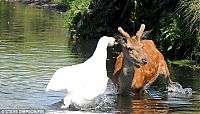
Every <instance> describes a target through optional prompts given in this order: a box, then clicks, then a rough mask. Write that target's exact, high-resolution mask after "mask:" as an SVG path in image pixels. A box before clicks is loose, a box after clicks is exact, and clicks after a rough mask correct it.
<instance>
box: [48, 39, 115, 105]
mask: <svg viewBox="0 0 200 114" xmlns="http://www.w3.org/2000/svg"><path fill="white" fill-rule="evenodd" d="M114 43H115V38H113V37H108V36H103V37H101V38H100V40H99V41H98V44H97V47H96V50H95V52H94V54H93V55H92V56H91V57H90V58H89V59H88V60H87V61H85V62H84V63H81V64H77V65H72V66H67V67H63V68H60V69H58V70H57V71H56V72H55V74H54V75H53V77H52V79H51V81H50V82H49V83H48V85H47V87H46V91H49V90H54V91H58V90H64V89H66V90H67V95H66V96H65V98H64V104H65V106H64V107H65V108H67V107H68V106H69V105H70V104H75V105H78V106H83V105H85V104H87V103H90V102H91V101H92V100H93V99H94V98H95V97H97V96H99V95H101V94H103V93H104V91H105V90H106V87H107V81H108V77H107V70H106V58H107V46H113V45H114Z"/></svg>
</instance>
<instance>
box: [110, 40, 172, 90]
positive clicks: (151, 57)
mask: <svg viewBox="0 0 200 114" xmlns="http://www.w3.org/2000/svg"><path fill="white" fill-rule="evenodd" d="M130 43H131V44H132V45H135V44H134V43H132V42H129V40H127V44H129V45H130ZM141 43H142V44H143V49H142V51H141V53H143V55H144V56H145V57H146V58H147V61H148V62H147V64H145V65H142V66H141V67H136V66H134V67H133V69H132V72H133V74H132V76H131V77H133V78H132V83H131V85H128V86H131V91H133V92H135V93H141V92H142V91H143V90H144V89H145V88H147V87H149V86H150V85H151V84H152V83H153V82H154V81H155V80H156V79H157V77H158V76H159V75H163V76H164V77H165V79H166V80H167V82H168V86H171V84H172V81H171V79H170V77H169V76H170V73H169V70H168V67H167V64H166V61H165V59H164V57H163V55H162V54H161V53H160V51H159V50H158V49H157V48H156V46H155V44H154V42H153V41H152V40H141ZM123 56H124V54H123V52H121V53H120V54H119V56H118V57H117V60H116V64H115V70H114V73H113V76H112V81H113V83H115V84H117V85H119V88H120V84H119V77H120V76H124V73H122V72H123V64H127V63H123V61H124V60H123V59H126V58H125V57H123ZM132 56H134V55H132ZM120 83H125V81H123V82H120Z"/></svg>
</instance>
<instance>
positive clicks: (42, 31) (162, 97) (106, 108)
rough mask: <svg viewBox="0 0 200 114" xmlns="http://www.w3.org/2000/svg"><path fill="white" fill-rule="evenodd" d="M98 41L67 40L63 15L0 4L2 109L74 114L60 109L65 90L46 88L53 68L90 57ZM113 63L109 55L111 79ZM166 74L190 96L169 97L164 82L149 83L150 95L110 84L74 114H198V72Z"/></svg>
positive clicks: (182, 70) (175, 69) (172, 68)
mask: <svg viewBox="0 0 200 114" xmlns="http://www.w3.org/2000/svg"><path fill="white" fill-rule="evenodd" d="M96 42H97V41H84V42H82V43H73V42H72V41H71V40H70V39H69V38H68V37H67V33H66V31H65V28H64V18H63V17H62V16H61V15H56V14H51V13H49V12H44V11H42V10H39V9H35V8H30V7H28V6H24V5H20V4H8V3H1V2H0V109H3V108H4V109H5V108H6V109H7V108H26V109H27V108H40V109H47V112H49V113H51V112H52V113H54V112H58V113H66V112H67V113H72V112H71V111H66V110H61V109H60V106H61V105H62V104H63V101H62V99H63V98H64V96H65V92H45V88H46V85H47V83H48V82H49V80H50V78H51V77H52V75H53V73H54V72H55V71H56V69H58V68H60V67H64V66H67V65H72V64H77V63H80V62H83V61H84V60H86V58H88V57H89V56H91V54H92V52H93V50H94V48H95V46H96ZM109 52H111V50H109ZM114 61H115V58H114V57H113V55H109V57H108V60H107V63H108V64H107V67H108V74H109V76H111V74H112V72H113V71H112V70H113V66H114ZM170 72H171V74H172V79H173V80H174V81H176V82H179V83H180V84H181V85H182V86H183V88H192V90H193V94H192V96H183V95H181V94H175V95H174V94H170V93H168V92H167V91H166V88H165V87H166V86H165V82H164V81H162V80H158V81H157V83H156V84H154V85H152V86H151V88H150V89H149V90H148V94H144V95H134V96H119V95H116V93H115V91H116V90H115V88H114V85H112V83H111V81H109V84H108V88H107V91H106V93H105V95H103V96H102V102H101V103H100V104H99V105H98V106H97V107H96V108H90V109H87V110H83V111H78V112H77V113H81V112H97V113H100V112H109V113H181V112H183V113H193V112H194V113H198V112H200V99H199V98H200V86H199V84H200V71H197V70H196V71H195V70H192V69H186V68H180V67H176V66H170Z"/></svg>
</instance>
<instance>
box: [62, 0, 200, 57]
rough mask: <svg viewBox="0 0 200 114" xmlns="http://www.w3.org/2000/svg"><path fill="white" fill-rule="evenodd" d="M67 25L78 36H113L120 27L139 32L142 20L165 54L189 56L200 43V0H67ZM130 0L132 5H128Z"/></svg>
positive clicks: (169, 55)
mask: <svg viewBox="0 0 200 114" xmlns="http://www.w3.org/2000/svg"><path fill="white" fill-rule="evenodd" d="M63 1H65V2H67V3H69V6H70V10H69V11H68V12H67V17H66V25H67V27H68V28H69V29H70V30H71V31H73V32H74V33H75V34H76V36H79V37H82V38H99V37H101V36H102V35H113V34H114V33H115V32H116V30H117V27H118V26H122V27H123V28H124V29H125V30H126V31H127V32H129V33H131V34H135V32H136V31H137V30H138V28H139V26H140V24H141V23H144V24H145V25H146V28H145V29H146V30H150V29H154V31H153V33H152V35H151V39H152V40H153V41H154V42H155V43H156V44H157V47H159V49H161V51H162V52H163V54H165V55H168V57H173V58H181V59H182V58H188V57H190V55H191V53H192V51H193V50H194V49H196V48H199V46H198V45H199V44H200V35H199V34H200V32H199V31H200V25H199V24H200V14H199V13H200V9H199V8H200V5H199V4H200V2H199V0H153V1H152V0H125V1H122V0H110V1H108V0H71V1H70V0H63ZM127 3H128V5H127Z"/></svg>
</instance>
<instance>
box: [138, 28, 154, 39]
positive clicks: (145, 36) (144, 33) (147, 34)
mask: <svg viewBox="0 0 200 114" xmlns="http://www.w3.org/2000/svg"><path fill="white" fill-rule="evenodd" d="M152 31H153V29H151V30H149V31H144V32H143V34H142V36H141V38H145V39H146V38H147V37H148V36H149V34H150V33H151V32H152Z"/></svg>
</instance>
